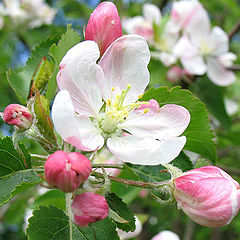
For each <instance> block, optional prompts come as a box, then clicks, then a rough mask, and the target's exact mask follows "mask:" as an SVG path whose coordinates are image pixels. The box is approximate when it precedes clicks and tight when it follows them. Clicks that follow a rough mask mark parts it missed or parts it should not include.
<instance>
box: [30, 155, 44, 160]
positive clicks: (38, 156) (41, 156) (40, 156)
mask: <svg viewBox="0 0 240 240" xmlns="http://www.w3.org/2000/svg"><path fill="white" fill-rule="evenodd" d="M31 157H35V158H41V159H47V158H48V156H44V155H39V154H31Z"/></svg>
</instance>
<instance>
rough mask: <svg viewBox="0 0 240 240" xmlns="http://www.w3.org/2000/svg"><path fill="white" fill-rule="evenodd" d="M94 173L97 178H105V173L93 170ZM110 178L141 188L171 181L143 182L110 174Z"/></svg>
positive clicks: (150, 187) (154, 187)
mask: <svg viewBox="0 0 240 240" xmlns="http://www.w3.org/2000/svg"><path fill="white" fill-rule="evenodd" d="M92 175H93V176H95V177H97V178H104V175H103V174H102V173H98V172H92ZM108 178H109V179H110V180H111V181H113V182H118V183H122V184H125V185H129V186H133V187H141V188H147V189H156V188H157V187H161V186H164V185H166V184H167V183H168V182H169V181H164V182H142V181H134V180H128V179H123V178H118V177H114V176H108Z"/></svg>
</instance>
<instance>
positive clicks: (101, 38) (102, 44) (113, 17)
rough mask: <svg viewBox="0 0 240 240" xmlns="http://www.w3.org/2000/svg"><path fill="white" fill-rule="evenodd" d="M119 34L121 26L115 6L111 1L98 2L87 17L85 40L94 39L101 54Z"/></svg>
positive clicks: (120, 34)
mask: <svg viewBox="0 0 240 240" xmlns="http://www.w3.org/2000/svg"><path fill="white" fill-rule="evenodd" d="M121 36H122V26H121V20H120V17H119V15H118V11H117V8H116V6H115V5H114V4H113V3H112V2H102V3H100V4H99V5H98V6H97V8H96V9H95V10H94V11H93V13H92V14H91V16H90V18H89V21H88V24H87V27H86V31H85V40H93V41H95V42H96V43H97V44H98V47H99V50H100V54H101V56H102V55H103V53H104V52H105V51H106V49H107V48H108V47H109V46H110V44H111V43H112V42H113V41H114V40H116V39H117V38H119V37H121Z"/></svg>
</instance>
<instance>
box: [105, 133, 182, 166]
mask: <svg viewBox="0 0 240 240" xmlns="http://www.w3.org/2000/svg"><path fill="white" fill-rule="evenodd" d="M185 143H186V137H185V136H182V137H173V138H169V139H166V140H163V141H158V140H155V139H153V138H142V137H136V136H132V135H128V136H125V137H116V138H109V139H108V140H107V146H108V148H109V150H110V151H111V152H112V153H113V154H114V155H115V156H116V157H117V158H118V159H120V160H122V161H124V162H129V163H132V164H139V165H159V164H166V163H169V162H171V161H172V160H173V159H174V158H176V157H177V156H178V155H179V153H180V152H181V150H182V148H183V147H184V145H185Z"/></svg>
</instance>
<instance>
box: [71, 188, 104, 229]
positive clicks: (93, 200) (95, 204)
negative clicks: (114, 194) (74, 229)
mask: <svg viewBox="0 0 240 240" xmlns="http://www.w3.org/2000/svg"><path fill="white" fill-rule="evenodd" d="M72 212H73V215H74V223H75V224H76V225H78V226H80V227H86V226H87V225H88V224H89V223H94V222H97V221H99V220H103V219H104V218H106V217H107V215H108V213H109V207H108V204H107V201H106V199H105V198H104V197H103V196H101V195H98V194H95V193H92V192H86V193H82V194H80V195H78V196H77V197H75V198H74V199H73V202H72Z"/></svg>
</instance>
